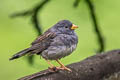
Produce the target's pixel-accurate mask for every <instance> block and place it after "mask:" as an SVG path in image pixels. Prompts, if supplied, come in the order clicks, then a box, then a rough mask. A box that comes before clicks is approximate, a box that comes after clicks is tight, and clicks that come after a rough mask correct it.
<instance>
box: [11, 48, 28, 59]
mask: <svg viewBox="0 0 120 80" xmlns="http://www.w3.org/2000/svg"><path fill="white" fill-rule="evenodd" d="M28 52H30V48H27V49H24V50H22V51H20V52H18V53H16V54H14V55H13V56H12V57H11V58H10V59H9V60H14V59H17V58H19V57H22V56H24V55H26V54H27V53H28Z"/></svg>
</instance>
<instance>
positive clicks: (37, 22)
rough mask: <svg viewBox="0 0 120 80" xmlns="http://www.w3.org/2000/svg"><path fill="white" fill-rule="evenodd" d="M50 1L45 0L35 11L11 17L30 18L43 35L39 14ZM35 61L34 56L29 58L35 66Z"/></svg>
mask: <svg viewBox="0 0 120 80" xmlns="http://www.w3.org/2000/svg"><path fill="white" fill-rule="evenodd" d="M49 1H50V0H43V1H42V2H40V3H39V4H37V5H36V6H35V7H34V8H33V9H30V10H27V11H23V12H19V13H15V14H13V15H11V17H12V18H16V17H25V16H30V17H31V22H32V23H33V25H34V28H35V29H36V31H37V33H38V35H41V33H42V31H41V27H42V26H41V24H40V20H39V19H38V16H39V15H38V13H39V12H40V11H41V10H42V8H43V7H44V6H45V4H46V3H48V2H49ZM33 59H34V56H29V57H28V61H29V63H30V64H33Z"/></svg>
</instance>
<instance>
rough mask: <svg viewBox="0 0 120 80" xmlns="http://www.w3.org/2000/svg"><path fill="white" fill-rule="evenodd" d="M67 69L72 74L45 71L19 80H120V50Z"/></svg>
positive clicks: (72, 65) (97, 55)
mask: <svg viewBox="0 0 120 80" xmlns="http://www.w3.org/2000/svg"><path fill="white" fill-rule="evenodd" d="M67 67H68V68H70V69H71V70H72V72H69V71H65V70H59V71H55V72H51V71H49V70H48V69H47V70H43V71H40V72H38V73H34V74H32V75H28V76H25V77H22V78H20V79H19V80H120V49H119V50H113V51H109V52H105V53H102V54H96V55H94V56H91V57H89V58H87V59H85V60H83V61H80V62H76V63H73V64H69V65H67Z"/></svg>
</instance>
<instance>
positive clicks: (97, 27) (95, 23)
mask: <svg viewBox="0 0 120 80" xmlns="http://www.w3.org/2000/svg"><path fill="white" fill-rule="evenodd" d="M86 3H87V5H88V7H89V10H90V15H91V18H92V20H93V25H94V31H95V32H96V34H97V39H98V43H99V45H100V47H99V50H98V52H102V51H104V49H105V42H104V38H103V36H102V33H101V32H100V29H99V26H98V22H97V18H96V14H95V9H94V5H93V3H92V2H91V1H90V0H86Z"/></svg>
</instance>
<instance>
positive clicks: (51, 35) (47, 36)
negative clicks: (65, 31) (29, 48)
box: [32, 30, 56, 45]
mask: <svg viewBox="0 0 120 80" xmlns="http://www.w3.org/2000/svg"><path fill="white" fill-rule="evenodd" d="M55 36H56V34H55V33H54V32H50V31H49V30H48V31H46V32H45V33H44V34H42V35H40V36H39V37H38V38H36V39H35V41H33V42H32V45H34V44H37V43H40V42H42V41H43V40H46V39H51V38H54V37H55Z"/></svg>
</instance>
